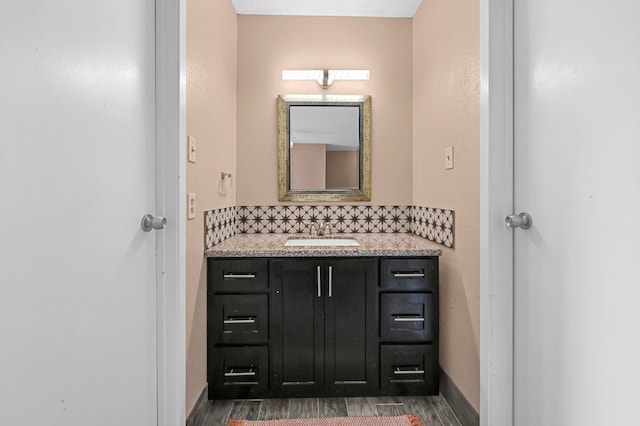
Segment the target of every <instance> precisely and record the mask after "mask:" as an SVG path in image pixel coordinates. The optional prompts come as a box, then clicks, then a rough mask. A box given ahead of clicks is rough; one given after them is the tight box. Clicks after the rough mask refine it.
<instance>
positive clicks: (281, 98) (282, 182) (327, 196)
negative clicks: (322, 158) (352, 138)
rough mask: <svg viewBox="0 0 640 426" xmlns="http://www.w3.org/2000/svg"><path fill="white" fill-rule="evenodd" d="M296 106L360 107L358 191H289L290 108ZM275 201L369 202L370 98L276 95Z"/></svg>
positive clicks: (357, 96) (365, 96)
mask: <svg viewBox="0 0 640 426" xmlns="http://www.w3.org/2000/svg"><path fill="white" fill-rule="evenodd" d="M292 105H293V106H298V105H329V106H331V105H353V106H359V107H360V171H359V172H360V174H359V176H360V187H359V188H358V189H329V190H292V189H291V182H290V173H289V144H288V143H287V141H288V140H289V108H290V107H291V106H292ZM278 200H279V201H300V202H305V201H315V202H318V201H320V202H321V201H371V96H368V95H278Z"/></svg>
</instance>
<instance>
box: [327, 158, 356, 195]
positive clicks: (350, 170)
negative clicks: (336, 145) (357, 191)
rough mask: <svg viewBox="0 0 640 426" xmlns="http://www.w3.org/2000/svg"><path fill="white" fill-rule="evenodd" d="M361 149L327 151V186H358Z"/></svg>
mask: <svg viewBox="0 0 640 426" xmlns="http://www.w3.org/2000/svg"><path fill="white" fill-rule="evenodd" d="M358 170H360V151H327V188H334V189H335V188H358V187H359V185H360V176H359V174H358Z"/></svg>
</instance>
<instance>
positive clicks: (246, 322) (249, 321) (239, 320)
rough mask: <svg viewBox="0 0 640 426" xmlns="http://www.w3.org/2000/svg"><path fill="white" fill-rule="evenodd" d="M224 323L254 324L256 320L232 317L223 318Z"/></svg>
mask: <svg viewBox="0 0 640 426" xmlns="http://www.w3.org/2000/svg"><path fill="white" fill-rule="evenodd" d="M224 323H225V324H255V323H256V320H255V318H238V319H235V318H232V319H228V320H224Z"/></svg>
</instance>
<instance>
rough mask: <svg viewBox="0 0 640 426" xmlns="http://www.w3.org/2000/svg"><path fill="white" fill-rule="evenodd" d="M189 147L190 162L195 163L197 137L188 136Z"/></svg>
mask: <svg viewBox="0 0 640 426" xmlns="http://www.w3.org/2000/svg"><path fill="white" fill-rule="evenodd" d="M187 149H188V151H189V155H188V158H189V162H190V163H195V162H196V138H194V137H193V136H187Z"/></svg>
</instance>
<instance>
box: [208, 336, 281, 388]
mask: <svg viewBox="0 0 640 426" xmlns="http://www.w3.org/2000/svg"><path fill="white" fill-rule="evenodd" d="M209 359H211V357H210V358H209ZM209 368H210V370H209V377H208V381H209V385H210V386H209V399H229V398H255V397H262V396H264V395H266V393H267V390H268V383H269V350H268V347H267V346H244V347H216V348H215V349H214V353H213V365H212V366H209ZM211 385H213V386H211Z"/></svg>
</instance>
